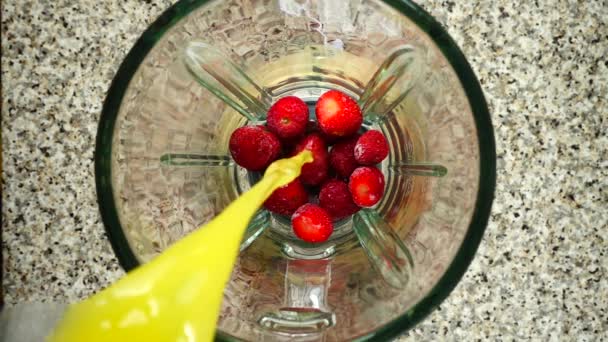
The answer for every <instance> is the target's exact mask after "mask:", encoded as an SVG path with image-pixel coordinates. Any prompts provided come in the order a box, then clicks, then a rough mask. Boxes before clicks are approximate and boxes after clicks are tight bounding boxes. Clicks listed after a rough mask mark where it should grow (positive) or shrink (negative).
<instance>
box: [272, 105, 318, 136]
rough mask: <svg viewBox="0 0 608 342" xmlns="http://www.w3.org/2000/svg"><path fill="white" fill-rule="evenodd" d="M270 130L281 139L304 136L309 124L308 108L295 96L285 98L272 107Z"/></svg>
mask: <svg viewBox="0 0 608 342" xmlns="http://www.w3.org/2000/svg"><path fill="white" fill-rule="evenodd" d="M266 120H267V121H266V124H267V125H268V129H269V130H270V131H271V132H273V133H274V134H276V135H277V136H278V137H279V138H281V139H290V138H294V137H297V136H300V135H303V134H304V132H305V131H306V125H307V124H308V106H307V105H306V103H304V101H302V100H300V99H299V98H297V97H295V96H287V97H283V98H282V99H280V100H279V101H277V102H276V103H275V104H273V105H272V107H270V110H268V117H267V118H266Z"/></svg>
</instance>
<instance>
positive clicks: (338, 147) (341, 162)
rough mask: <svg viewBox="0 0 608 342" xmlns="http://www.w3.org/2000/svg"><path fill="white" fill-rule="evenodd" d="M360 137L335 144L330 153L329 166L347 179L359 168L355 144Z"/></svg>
mask: <svg viewBox="0 0 608 342" xmlns="http://www.w3.org/2000/svg"><path fill="white" fill-rule="evenodd" d="M358 138H359V136H355V137H353V138H352V139H348V140H344V141H341V142H339V143H337V144H335V145H334V146H333V147H332V148H331V151H329V165H331V167H332V168H333V169H334V170H335V171H336V173H338V175H340V177H343V178H347V177H348V176H350V174H351V173H353V171H354V170H355V169H356V168H357V166H359V164H358V163H357V160H356V159H355V144H356V143H357V139H358Z"/></svg>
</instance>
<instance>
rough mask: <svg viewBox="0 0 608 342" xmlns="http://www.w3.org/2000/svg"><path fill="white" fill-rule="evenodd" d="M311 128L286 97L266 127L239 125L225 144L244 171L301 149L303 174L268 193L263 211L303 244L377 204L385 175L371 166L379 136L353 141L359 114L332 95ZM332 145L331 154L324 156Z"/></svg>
mask: <svg viewBox="0 0 608 342" xmlns="http://www.w3.org/2000/svg"><path fill="white" fill-rule="evenodd" d="M315 114H316V119H317V121H316V122H314V121H311V122H309V120H308V107H307V105H306V103H304V101H302V100H301V99H299V98H297V97H295V96H287V97H284V98H281V99H280V100H278V101H277V102H276V103H275V104H274V105H273V106H272V107H271V108H270V110H269V111H268V117H267V122H266V126H244V127H240V128H238V129H236V130H235V131H234V132H233V133H232V136H231V137H230V146H229V148H230V153H231V154H232V158H233V159H234V161H235V162H236V163H237V164H238V165H240V166H242V167H244V168H245V169H247V170H250V171H263V170H264V169H265V168H266V167H268V165H270V163H272V162H273V161H275V160H276V159H278V158H281V157H284V156H293V155H295V154H297V153H299V152H301V151H303V150H305V149H306V150H309V151H311V153H312V155H313V158H314V160H313V161H312V162H310V163H308V164H305V165H304V166H303V167H302V173H301V175H300V177H298V178H297V179H296V180H294V181H293V182H291V183H289V184H287V185H285V186H283V187H281V188H279V189H277V190H275V192H274V193H273V194H272V195H271V196H270V197H269V198H268V200H266V202H265V203H264V207H265V208H266V209H268V210H269V211H271V212H274V213H277V214H280V215H286V216H290V215H291V224H292V227H293V230H294V233H295V234H296V235H297V236H298V237H299V238H300V239H302V240H304V241H307V242H311V243H313V242H323V241H325V240H327V239H328V238H329V236H330V235H331V233H332V232H333V222H334V221H336V220H339V219H342V218H344V217H347V216H350V215H352V214H354V213H356V212H357V211H358V210H359V209H360V208H361V207H371V206H373V205H375V204H376V203H378V201H379V200H380V198H381V197H382V195H383V193H384V175H383V174H382V172H381V171H380V170H379V169H378V168H376V167H375V166H374V165H376V164H378V163H380V162H381V161H382V160H384V158H386V157H387V156H388V152H389V148H388V144H387V142H386V138H385V137H384V135H383V134H382V133H381V132H380V131H376V130H368V131H366V132H365V133H363V134H359V133H358V132H359V130H360V128H361V123H362V121H363V118H362V115H361V109H360V108H359V106H358V105H357V102H355V101H354V100H353V99H352V98H350V97H349V96H348V95H346V94H344V93H342V92H339V91H337V90H330V91H328V92H326V93H325V94H323V95H322V96H321V97H320V98H319V100H318V102H317V104H316V107H315ZM330 145H331V149H329V150H328V148H329V146H330Z"/></svg>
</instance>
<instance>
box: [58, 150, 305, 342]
mask: <svg viewBox="0 0 608 342" xmlns="http://www.w3.org/2000/svg"><path fill="white" fill-rule="evenodd" d="M312 160H313V157H312V154H311V153H310V152H309V151H303V152H301V153H299V154H298V155H296V156H294V157H292V158H288V159H281V160H277V161H275V162H274V163H272V164H271V165H270V166H269V167H268V169H267V171H266V173H265V174H264V177H263V178H262V180H260V181H259V182H258V183H257V184H256V185H255V186H254V187H253V188H251V190H249V191H247V192H246V193H244V194H243V195H241V196H240V197H239V198H238V199H237V200H236V201H234V202H232V203H231V204H230V205H229V206H228V207H227V208H226V209H225V210H224V211H223V212H222V213H220V215H218V216H217V217H216V218H214V219H213V220H212V221H211V222H209V223H207V224H206V225H205V226H204V227H202V228H201V229H198V230H196V231H195V232H193V233H192V234H190V235H188V236H187V237H185V238H184V239H182V240H180V241H178V242H177V243H175V244H174V245H172V246H171V247H169V248H168V249H167V250H165V251H164V252H163V253H162V254H161V255H159V256H158V257H157V258H155V259H154V260H152V261H150V262H149V263H147V264H145V265H143V266H140V267H139V268H137V269H135V270H133V271H132V272H130V273H129V274H128V275H127V276H125V277H124V278H122V279H120V280H119V281H118V282H116V283H115V284H113V285H112V286H110V287H108V288H107V289H105V290H103V291H101V292H99V293H98V294H96V295H94V296H93V297H91V298H89V299H87V300H85V301H83V302H81V303H78V304H75V305H73V306H71V307H70V308H69V309H68V310H67V311H66V314H65V316H64V318H63V320H62V321H61V322H60V323H59V325H58V326H57V328H56V330H55V331H54V332H53V334H52V335H51V336H50V338H49V340H50V341H61V342H70V341H87V342H94V341H188V342H194V341H211V340H212V339H213V336H214V334H215V327H216V324H217V319H218V314H219V310H220V306H221V302H222V294H223V291H224V286H225V285H226V283H227V282H228V279H229V277H230V273H231V272H232V267H233V266H234V263H235V261H236V257H237V255H238V251H239V245H240V242H241V239H242V236H243V233H244V232H245V229H246V227H247V224H248V223H249V221H250V220H251V218H252V216H253V215H254V214H255V212H256V211H257V209H258V208H259V207H260V206H261V205H262V204H263V203H264V201H265V200H266V199H267V198H268V197H269V196H270V194H272V192H273V191H274V190H275V189H277V188H279V187H281V186H283V185H286V184H288V183H289V182H291V181H293V180H294V179H296V178H297V177H298V176H299V175H300V170H301V168H302V165H304V164H305V163H308V162H311V161H312Z"/></svg>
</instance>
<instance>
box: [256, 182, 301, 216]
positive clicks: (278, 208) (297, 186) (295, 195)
mask: <svg viewBox="0 0 608 342" xmlns="http://www.w3.org/2000/svg"><path fill="white" fill-rule="evenodd" d="M307 202H308V193H307V192H306V189H305V188H304V186H303V185H302V182H300V180H299V179H298V178H296V179H295V180H294V181H293V182H291V183H289V184H287V185H284V186H282V187H280V188H278V189H276V190H275V191H274V192H273V193H272V195H270V197H268V199H267V200H266V202H264V207H265V208H266V209H268V210H270V211H272V212H273V213H277V214H281V215H291V214H293V212H294V211H296V209H298V208H299V207H301V206H302V205H303V204H306V203H307Z"/></svg>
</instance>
